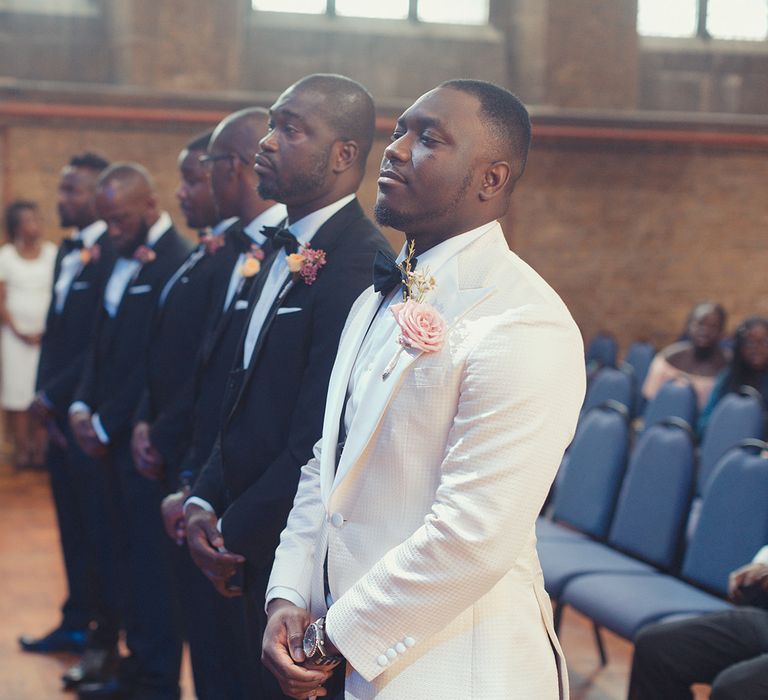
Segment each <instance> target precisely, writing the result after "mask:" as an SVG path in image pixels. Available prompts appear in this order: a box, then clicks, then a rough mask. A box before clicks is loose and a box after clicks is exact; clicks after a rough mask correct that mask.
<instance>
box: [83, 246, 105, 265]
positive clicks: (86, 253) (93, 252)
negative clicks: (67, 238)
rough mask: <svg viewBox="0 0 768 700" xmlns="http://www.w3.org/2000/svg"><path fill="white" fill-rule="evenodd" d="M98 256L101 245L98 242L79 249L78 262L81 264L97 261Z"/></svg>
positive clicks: (99, 255)
mask: <svg viewBox="0 0 768 700" xmlns="http://www.w3.org/2000/svg"><path fill="white" fill-rule="evenodd" d="M100 257H101V246H100V245H99V244H98V243H94V244H93V245H92V246H88V247H84V248H81V249H80V262H81V263H83V265H87V264H88V263H89V262H98V261H99V258H100Z"/></svg>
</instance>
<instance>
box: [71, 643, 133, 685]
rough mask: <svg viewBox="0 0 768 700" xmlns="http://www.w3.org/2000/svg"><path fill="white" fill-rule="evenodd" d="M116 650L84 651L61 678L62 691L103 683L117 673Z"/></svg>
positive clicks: (117, 658) (117, 657) (117, 660)
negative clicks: (85, 684)
mask: <svg viewBox="0 0 768 700" xmlns="http://www.w3.org/2000/svg"><path fill="white" fill-rule="evenodd" d="M119 660H120V659H119V656H118V653H117V649H86V650H85V652H84V653H83V657H82V658H81V659H80V661H78V662H77V663H76V664H75V665H74V666H71V667H70V668H68V669H67V670H66V671H65V672H64V674H63V675H62V676H61V680H62V682H63V683H64V690H72V689H74V688H76V687H77V686H78V685H81V684H83V683H104V682H106V681H108V680H109V679H110V678H112V677H113V676H115V675H116V674H117V671H118V663H119Z"/></svg>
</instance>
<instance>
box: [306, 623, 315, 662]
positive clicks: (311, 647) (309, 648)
mask: <svg viewBox="0 0 768 700" xmlns="http://www.w3.org/2000/svg"><path fill="white" fill-rule="evenodd" d="M316 651H317V625H315V623H314V622H313V623H312V624H311V625H310V626H309V627H307V629H306V631H305V632H304V655H305V656H306V657H307V658H309V657H311V656H313V655H314V654H315V652H316Z"/></svg>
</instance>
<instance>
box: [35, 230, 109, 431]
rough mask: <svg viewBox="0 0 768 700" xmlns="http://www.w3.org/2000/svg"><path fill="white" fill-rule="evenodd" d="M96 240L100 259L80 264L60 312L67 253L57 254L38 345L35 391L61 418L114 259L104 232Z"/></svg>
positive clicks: (66, 405)
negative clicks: (60, 284)
mask: <svg viewBox="0 0 768 700" xmlns="http://www.w3.org/2000/svg"><path fill="white" fill-rule="evenodd" d="M96 243H97V244H98V245H99V247H100V248H101V255H100V257H99V259H98V260H91V261H90V262H89V263H88V264H87V265H83V267H82V269H81V270H80V272H79V273H78V274H77V275H76V276H75V278H74V280H73V281H72V284H71V286H70V288H69V293H68V294H67V297H66V299H65V301H64V306H63V308H62V310H61V312H60V313H56V293H55V285H56V281H57V280H58V279H59V274H60V273H61V260H62V258H63V257H64V255H65V254H66V253H65V252H64V249H63V248H62V247H60V248H59V252H58V254H57V256H56V267H55V269H54V276H53V280H54V292H53V295H52V297H51V305H50V307H49V308H48V317H47V320H46V323H45V333H44V335H43V342H42V344H41V346H40V362H39V364H38V367H37V382H36V390H37V391H42V392H44V393H45V395H46V397H47V398H48V400H49V401H50V402H51V404H52V405H53V408H54V410H55V411H56V413H57V414H58V415H59V416H60V417H65V416H66V415H67V409H68V408H69V405H70V403H72V395H73V394H74V393H75V389H76V388H77V384H78V381H79V380H80V375H81V374H82V372H83V365H84V364H85V358H86V356H87V354H88V347H89V342H90V340H91V337H92V335H93V331H94V325H95V321H96V319H97V318H98V310H99V305H100V304H101V299H102V296H103V293H104V285H105V284H106V282H107V279H108V278H109V273H110V270H111V269H112V265H113V263H114V259H115V256H114V253H113V251H112V245H111V243H110V240H109V235H108V234H107V233H106V232H105V233H103V234H102V235H101V236H100V237H99V238H98V240H97V241H96Z"/></svg>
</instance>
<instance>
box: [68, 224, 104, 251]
mask: <svg viewBox="0 0 768 700" xmlns="http://www.w3.org/2000/svg"><path fill="white" fill-rule="evenodd" d="M106 230H107V224H106V222H105V221H101V220H97V221H94V222H93V223H92V224H88V226H86V227H85V228H81V229H80V230H79V231H78V232H77V233H76V234H75V235H74V236H73V238H74V239H75V240H76V241H82V242H83V245H84V246H85V247H86V248H90V247H91V246H92V245H93V244H94V243H96V241H98V240H99V238H100V237H101V234H102V233H104V231H106Z"/></svg>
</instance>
